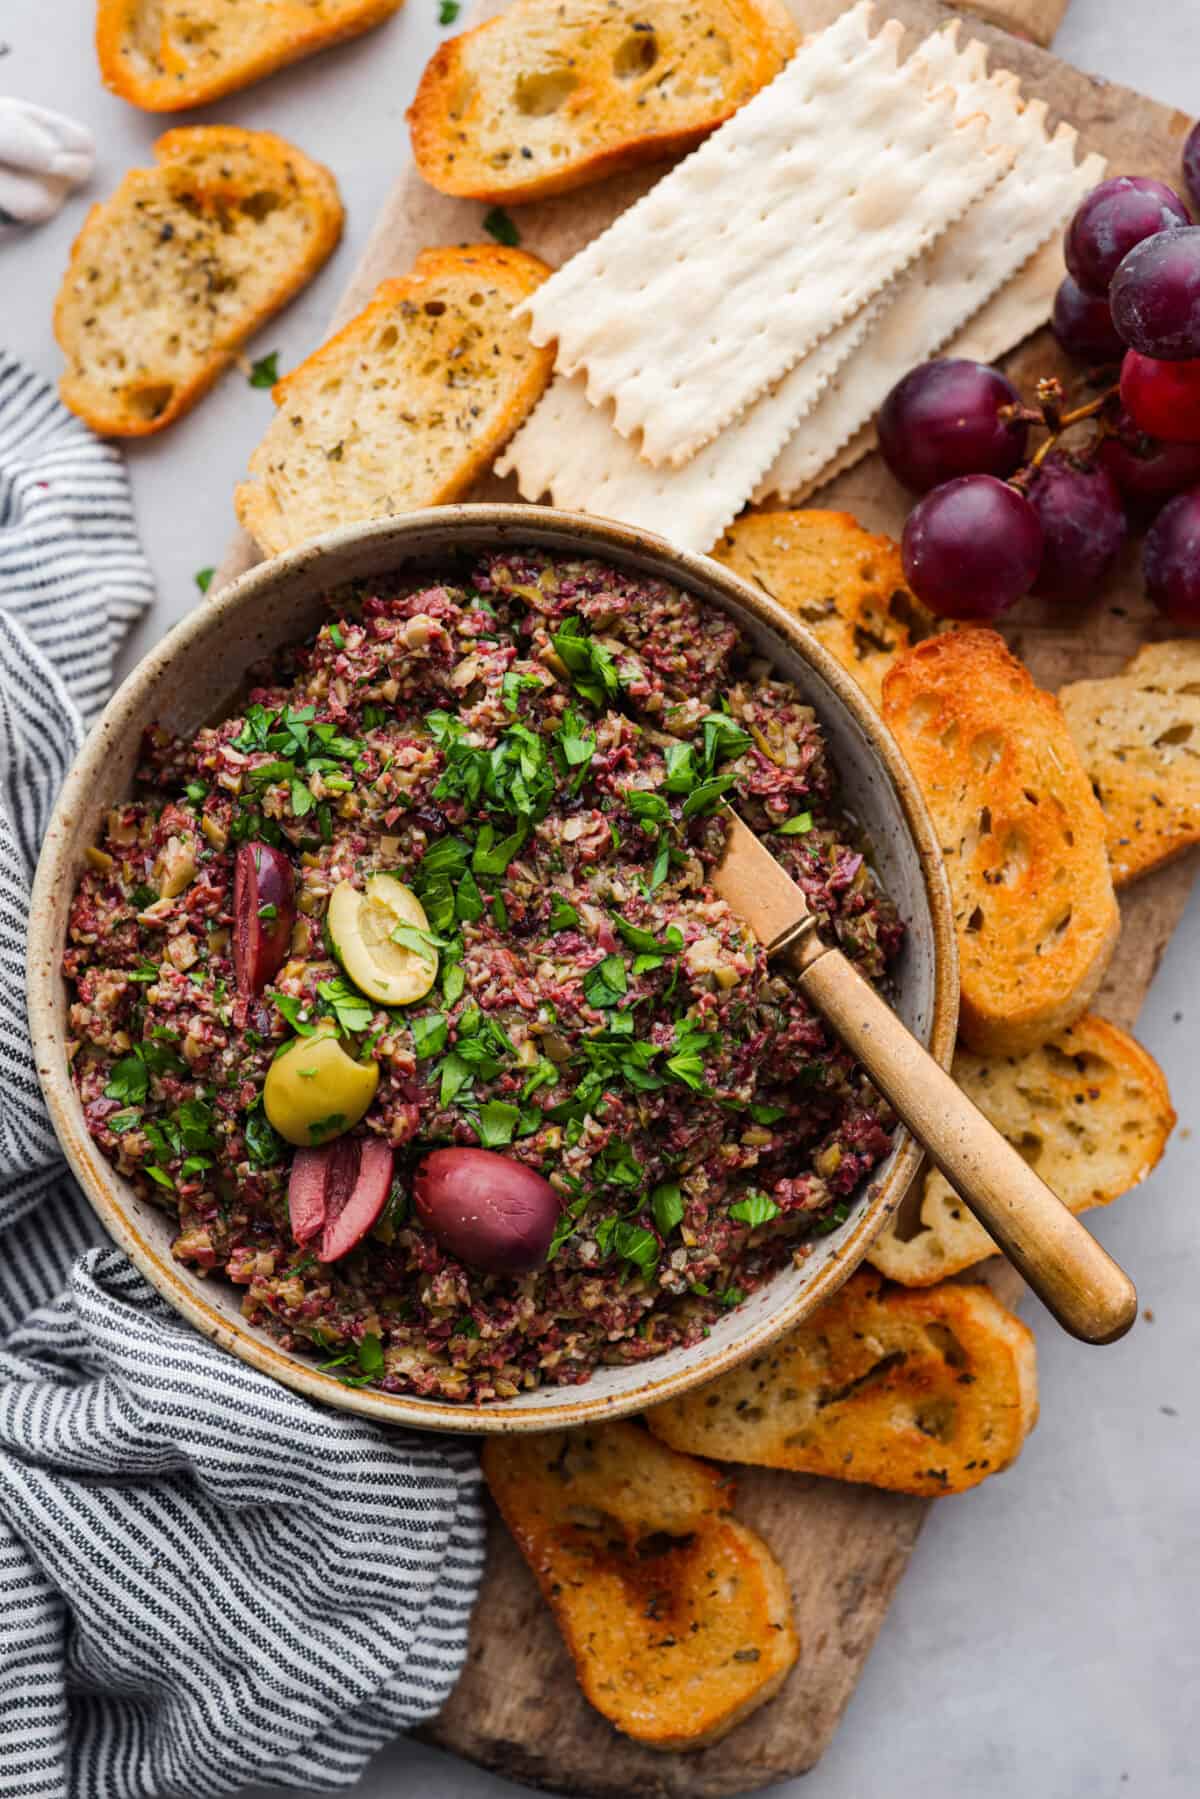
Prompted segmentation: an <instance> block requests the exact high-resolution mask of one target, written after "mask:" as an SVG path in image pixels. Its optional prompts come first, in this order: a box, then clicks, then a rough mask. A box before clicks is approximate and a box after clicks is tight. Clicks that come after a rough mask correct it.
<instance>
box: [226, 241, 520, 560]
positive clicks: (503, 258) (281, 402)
mask: <svg viewBox="0 0 1200 1799" xmlns="http://www.w3.org/2000/svg"><path fill="white" fill-rule="evenodd" d="M548 273H549V270H548V269H547V267H546V265H545V263H543V262H540V261H539V260H538V258H537V257H536V256H530V255H529V254H527V252H525V251H524V250H510V249H504V248H500V247H498V246H496V245H488V244H477V245H475V246H474V247H471V248H467V249H461V250H460V249H441V250H425V251H423V252H422V253H421V255H420V256H419V257H418V258H417V260H416V262H415V264H414V265H413V268H412V272H411V273H410V274H408V275H405V276H403V277H402V278H401V279H400V280H397V281H385V282H383V283H382V285H381V286H380V287H378V288H377V289H376V291H375V295H374V297H373V299H372V300H371V302H370V304H369V305H368V306H367V307H366V309H365V311H363V312H360V313H359V315H358V317H357V318H354V319H352V320H351V321H350V323H349V324H348V325H346V326H345V327H344V329H343V330H341V331H339V332H338V333H337V335H336V336H335V337H332V338H331V339H330V340H329V342H328V343H327V344H323V345H322V347H321V348H320V349H319V350H317V351H315V352H314V354H313V355H311V356H310V357H308V359H307V360H306V361H305V362H302V363H301V364H300V366H299V368H296V369H293V371H292V372H291V374H290V375H288V376H286V377H285V379H284V380H282V381H280V382H279V383H278V385H277V386H276V388H275V390H274V398H275V404H276V406H277V408H278V411H277V413H276V416H275V419H274V422H273V423H272V424H271V426H270V428H269V429H268V431H267V434H266V436H265V437H264V438H263V440H262V442H261V443H260V444H259V446H258V448H257V449H256V450H255V452H254V454H253V455H252V456H251V458H250V479H249V480H248V481H245V482H243V483H242V485H241V486H240V487H239V488H238V490H237V494H236V496H235V501H236V506H237V513H238V517H239V519H240V520H241V522H242V524H243V525H244V526H245V527H246V529H247V530H248V531H249V532H250V534H251V536H252V537H253V538H254V539H255V541H256V542H257V543H258V545H259V546H260V548H261V549H263V550H265V551H266V552H267V553H268V554H269V555H274V554H276V553H277V552H278V551H280V550H286V549H291V548H293V547H294V546H295V545H297V544H301V543H307V542H309V541H310V540H311V539H312V538H314V537H319V536H320V534H321V533H322V532H323V531H328V530H331V529H332V528H333V527H334V526H335V525H347V524H352V523H355V522H357V521H362V520H366V519H377V518H388V517H390V516H391V515H392V514H394V513H400V512H413V511H415V510H417V509H418V508H419V507H422V506H442V505H445V504H446V503H447V502H448V501H450V500H456V499H459V498H460V497H461V496H462V495H463V494H464V493H465V492H466V490H467V488H468V487H469V486H470V485H471V483H472V481H474V480H475V478H476V477H477V476H478V475H481V474H482V473H483V472H484V471H485V470H486V469H488V468H490V466H491V464H492V462H493V461H494V460H495V458H496V455H497V454H498V452H499V450H500V449H501V447H502V446H503V445H504V444H505V443H506V442H507V441H508V439H509V437H511V435H512V433H513V432H514V431H515V430H516V428H517V426H518V425H519V424H520V423H521V421H522V419H524V418H525V416H526V414H527V413H528V412H529V411H530V410H531V409H532V407H533V406H534V404H535V402H536V401H537V400H538V398H539V397H540V395H541V393H542V391H543V389H544V388H545V386H546V383H547V381H548V380H549V379H550V370H551V366H552V364H553V361H554V352H553V350H552V349H543V350H537V349H534V347H533V346H532V344H531V343H530V342H529V335H528V330H527V328H526V326H525V325H523V324H520V323H518V322H516V321H515V320H514V319H513V317H512V311H513V308H514V307H515V306H516V304H517V302H518V301H519V300H521V299H523V298H524V296H525V295H526V294H528V293H531V292H532V291H533V289H534V288H535V287H536V286H537V285H538V283H539V282H540V281H542V280H544V279H545V277H546V275H547V274H548Z"/></svg>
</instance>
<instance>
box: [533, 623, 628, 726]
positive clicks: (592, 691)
mask: <svg viewBox="0 0 1200 1799" xmlns="http://www.w3.org/2000/svg"><path fill="white" fill-rule="evenodd" d="M550 641H551V643H552V644H553V645H554V648H555V650H556V651H557V653H558V655H559V656H560V657H561V658H562V661H563V662H564V663H565V664H566V668H567V672H568V674H569V675H570V677H571V683H572V685H573V686H574V688H575V691H576V692H577V693H581V694H582V695H583V697H584V699H585V700H590V701H591V702H592V705H593V706H598V707H601V708H603V707H605V706H607V705H608V704H609V702H610V701H611V700H614V699H616V697H617V695H618V693H619V692H620V691H621V677H620V676H619V674H618V673H617V665H616V663H615V662H614V661H613V657H612V651H611V650H608V649H606V648H605V647H604V645H603V644H602V643H598V642H597V640H596V639H595V638H594V637H589V636H588V635H587V631H586V628H585V626H584V623H583V620H582V619H580V618H575V617H571V618H565V619H564V620H563V622H562V624H561V625H560V626H559V628H558V630H557V631H554V632H552V633H551V636H550Z"/></svg>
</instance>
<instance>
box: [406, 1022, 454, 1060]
mask: <svg viewBox="0 0 1200 1799" xmlns="http://www.w3.org/2000/svg"><path fill="white" fill-rule="evenodd" d="M448 1032H449V1025H448V1022H447V1019H446V1014H445V1013H444V1012H425V1013H423V1014H422V1016H421V1017H420V1018H414V1019H413V1021H412V1035H413V1049H414V1051H415V1053H416V1057H417V1060H418V1062H425V1061H428V1059H429V1057H430V1056H440V1055H441V1053H442V1051H443V1050H444V1049H445V1047H446V1039H447V1035H448Z"/></svg>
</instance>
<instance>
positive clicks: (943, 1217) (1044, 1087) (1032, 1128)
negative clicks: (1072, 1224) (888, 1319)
mask: <svg viewBox="0 0 1200 1799" xmlns="http://www.w3.org/2000/svg"><path fill="white" fill-rule="evenodd" d="M953 1073H954V1078H955V1080H956V1081H957V1082H958V1084H959V1086H960V1087H961V1088H962V1090H963V1092H964V1093H965V1094H966V1095H967V1097H968V1099H971V1100H973V1101H974V1102H975V1104H976V1105H977V1106H978V1107H979V1109H980V1111H981V1112H982V1113H983V1114H984V1116H985V1117H986V1118H989V1119H990V1120H991V1122H992V1123H993V1124H994V1125H995V1126H996V1128H997V1130H999V1131H1002V1132H1003V1133H1004V1135H1005V1136H1006V1137H1007V1138H1008V1141H1009V1142H1010V1143H1011V1144H1012V1145H1013V1147H1014V1148H1015V1149H1018V1150H1020V1152H1021V1154H1022V1155H1023V1156H1025V1158H1026V1159H1027V1160H1028V1161H1029V1162H1030V1164H1031V1165H1032V1166H1033V1167H1034V1168H1036V1169H1037V1172H1038V1173H1039V1174H1040V1175H1041V1177H1042V1179H1043V1180H1044V1181H1045V1183H1046V1185H1047V1186H1048V1187H1049V1188H1051V1190H1052V1191H1053V1192H1055V1193H1057V1195H1058V1197H1059V1199H1061V1200H1062V1202H1063V1204H1064V1205H1065V1206H1067V1207H1069V1208H1070V1210H1071V1211H1072V1212H1086V1211H1088V1210H1089V1209H1090V1208H1091V1207H1092V1206H1106V1205H1108V1204H1110V1203H1111V1201H1112V1200H1114V1199H1119V1198H1120V1196H1121V1195H1122V1194H1123V1193H1128V1192H1129V1191H1130V1189H1131V1188H1133V1187H1136V1186H1137V1185H1138V1184H1139V1182H1141V1181H1143V1180H1145V1178H1146V1176H1147V1175H1148V1174H1149V1173H1150V1171H1151V1169H1152V1168H1153V1167H1154V1166H1155V1164H1156V1163H1157V1162H1158V1160H1159V1158H1160V1156H1161V1155H1162V1153H1163V1150H1164V1149H1165V1148H1166V1144H1167V1138H1168V1137H1169V1136H1170V1134H1171V1131H1172V1129H1173V1127H1174V1124H1175V1113H1174V1110H1173V1109H1172V1106H1171V1095H1170V1093H1169V1091H1168V1088H1167V1082H1166V1077H1165V1076H1164V1074H1163V1072H1162V1069H1161V1068H1160V1067H1159V1066H1158V1063H1157V1062H1156V1061H1155V1060H1154V1058H1153V1056H1151V1055H1149V1054H1148V1053H1147V1051H1146V1050H1144V1049H1143V1048H1142V1046H1141V1044H1140V1043H1135V1042H1134V1040H1133V1038H1132V1037H1131V1036H1129V1034H1128V1032H1126V1031H1122V1030H1120V1029H1119V1028H1118V1026H1117V1025H1115V1024H1110V1023H1109V1022H1108V1020H1107V1019H1106V1018H1097V1017H1096V1016H1095V1015H1094V1014H1092V1013H1088V1014H1086V1015H1085V1016H1084V1017H1083V1018H1081V1019H1079V1020H1078V1021H1077V1022H1076V1023H1075V1024H1073V1025H1069V1026H1068V1027H1067V1029H1066V1030H1065V1031H1059V1032H1058V1033H1057V1034H1056V1035H1055V1036H1054V1037H1052V1038H1051V1039H1050V1041H1049V1042H1048V1043H1046V1044H1043V1045H1042V1047H1041V1048H1040V1049H1033V1050H1028V1051H1026V1053H1025V1054H1024V1055H1021V1056H975V1055H972V1054H971V1052H970V1051H969V1050H966V1049H959V1050H958V1052H957V1054H956V1055H955V1058H954V1070H953ZM914 1202H915V1203H914ZM910 1208H911V1210H910ZM998 1254H999V1250H998V1249H997V1247H996V1245H995V1243H993V1241H992V1239H991V1238H990V1237H989V1236H988V1234H987V1232H986V1231H985V1230H984V1228H983V1226H982V1225H981V1224H980V1223H978V1222H977V1220H976V1219H975V1218H974V1217H973V1215H972V1214H971V1212H970V1211H968V1209H967V1207H966V1206H965V1205H964V1204H963V1202H962V1200H961V1199H960V1198H959V1197H958V1194H957V1193H956V1192H955V1191H954V1189H953V1187H951V1185H950V1183H949V1182H948V1181H947V1180H946V1178H945V1176H944V1175H942V1174H939V1172H938V1170H937V1169H936V1168H930V1169H929V1170H928V1171H927V1173H926V1174H925V1176H924V1179H923V1180H922V1181H921V1182H920V1183H919V1185H918V1187H917V1189H916V1191H915V1192H914V1193H912V1194H910V1196H909V1198H908V1199H907V1200H906V1201H905V1203H904V1205H903V1206H902V1208H901V1210H900V1212H899V1214H898V1215H897V1217H896V1218H895V1220H894V1221H893V1222H892V1223H891V1224H890V1225H889V1227H888V1229H887V1230H886V1231H885V1232H884V1233H883V1235H882V1236H881V1237H877V1238H876V1240H875V1242H874V1244H873V1245H872V1247H871V1248H870V1250H868V1252H867V1256H868V1260H869V1261H871V1262H872V1263H874V1265H875V1267H876V1268H878V1269H879V1270H880V1272H881V1273H883V1274H886V1275H887V1276H888V1278H889V1279H890V1280H894V1281H901V1282H903V1284H904V1285H905V1286H906V1287H928V1286H931V1285H932V1284H933V1283H934V1282H935V1281H939V1280H943V1279H945V1278H946V1277H947V1276H949V1275H952V1274H960V1273H961V1272H962V1271H963V1269H964V1268H970V1267H972V1266H973V1264H974V1263H976V1262H979V1261H982V1260H983V1258H984V1257H985V1256H994V1255H998Z"/></svg>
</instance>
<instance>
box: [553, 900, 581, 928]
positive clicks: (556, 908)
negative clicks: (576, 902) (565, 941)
mask: <svg viewBox="0 0 1200 1799" xmlns="http://www.w3.org/2000/svg"><path fill="white" fill-rule="evenodd" d="M578 923H579V914H578V912H577V911H576V910H575V908H574V906H571V905H568V903H567V901H566V900H565V899H560V898H559V896H558V895H557V894H555V895H554V897H553V899H552V900H551V901H550V929H551V930H552V931H569V930H571V929H572V928H573V927H574V926H575V925H577V924H578Z"/></svg>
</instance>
